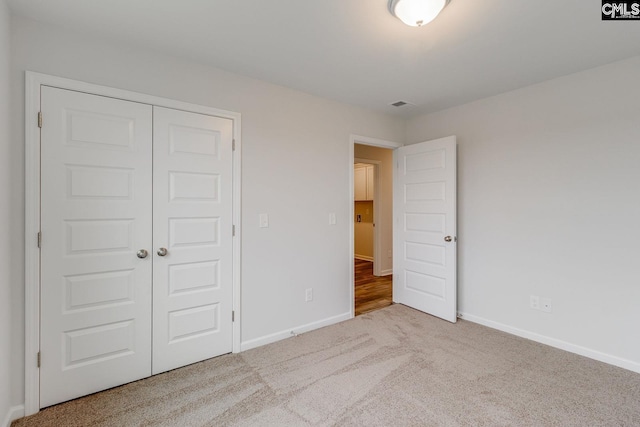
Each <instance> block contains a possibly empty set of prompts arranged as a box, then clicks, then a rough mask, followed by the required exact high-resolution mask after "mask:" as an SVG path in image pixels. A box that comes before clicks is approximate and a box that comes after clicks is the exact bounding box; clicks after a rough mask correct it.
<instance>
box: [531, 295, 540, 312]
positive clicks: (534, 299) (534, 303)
mask: <svg viewBox="0 0 640 427" xmlns="http://www.w3.org/2000/svg"><path fill="white" fill-rule="evenodd" d="M529 307H531V308H532V309H533V310H540V297H539V296H537V295H531V296H529Z"/></svg>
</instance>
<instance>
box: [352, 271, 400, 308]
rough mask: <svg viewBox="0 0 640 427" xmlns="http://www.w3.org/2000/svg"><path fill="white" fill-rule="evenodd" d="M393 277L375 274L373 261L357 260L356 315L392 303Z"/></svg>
mask: <svg viewBox="0 0 640 427" xmlns="http://www.w3.org/2000/svg"><path fill="white" fill-rule="evenodd" d="M392 277H393V276H391V275H389V276H374V275H373V263H372V262H371V261H362V260H359V259H356V260H355V282H356V283H355V306H356V307H355V313H356V316H359V315H361V314H364V313H368V312H369V311H373V310H378V309H380V308H383V307H386V306H388V305H391V304H392V302H393V300H392V298H391V292H392Z"/></svg>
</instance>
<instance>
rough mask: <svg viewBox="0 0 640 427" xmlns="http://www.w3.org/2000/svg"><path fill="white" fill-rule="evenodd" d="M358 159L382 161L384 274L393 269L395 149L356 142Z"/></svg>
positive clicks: (382, 259)
mask: <svg viewBox="0 0 640 427" xmlns="http://www.w3.org/2000/svg"><path fill="white" fill-rule="evenodd" d="M353 154H354V157H355V158H356V159H366V160H378V161H380V162H382V163H380V167H379V173H380V181H379V182H380V193H379V194H380V201H379V203H380V218H376V227H379V229H378V233H379V236H380V237H379V238H380V252H381V253H380V263H381V266H380V270H381V273H382V274H391V273H392V271H393V259H392V257H391V256H390V253H393V251H392V249H393V150H389V149H385V148H378V147H372V146H370V145H362V144H355V147H354V153H353Z"/></svg>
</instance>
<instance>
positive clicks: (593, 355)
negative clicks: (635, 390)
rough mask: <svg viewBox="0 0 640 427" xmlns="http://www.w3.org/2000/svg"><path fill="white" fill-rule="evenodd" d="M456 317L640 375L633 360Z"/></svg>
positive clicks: (480, 319)
mask: <svg viewBox="0 0 640 427" xmlns="http://www.w3.org/2000/svg"><path fill="white" fill-rule="evenodd" d="M458 317H460V318H461V319H463V320H468V321H469V322H473V323H477V324H479V325H483V326H487V327H489V328H492V329H497V330H499V331H502V332H506V333H508V334H511V335H516V336H519V337H522V338H526V339H529V340H531V341H535V342H538V343H541V344H546V345H548V346H551V347H555V348H559V349H560V350H565V351H568V352H570V353H575V354H579V355H580V356H584V357H588V358H590V359H594V360H598V361H600V362H604V363H608V364H610V365H614V366H618V367H620V368H624V369H628V370H630V371H633V372H636V373H639V374H640V363H638V362H634V361H633V360H628V359H623V358H621V357H617V356H613V355H611V354H607V353H602V352H600V351H598V350H593V349H591V348H587V347H582V346H579V345H576V344H572V343H570V342H567V341H563V340H559V339H557V338H551V337H548V336H546V335H541V334H538V333H535V332H531V331H527V330H524V329H520V328H516V327H513V326H509V325H505V324H504V323H499V322H495V321H493V320H489V319H485V318H483V317H480V316H475V315H473V314H468V313H459V314H458Z"/></svg>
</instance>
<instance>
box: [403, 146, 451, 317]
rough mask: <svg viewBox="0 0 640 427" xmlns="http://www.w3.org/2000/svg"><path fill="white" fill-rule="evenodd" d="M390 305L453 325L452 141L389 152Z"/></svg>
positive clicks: (406, 147)
mask: <svg viewBox="0 0 640 427" xmlns="http://www.w3.org/2000/svg"><path fill="white" fill-rule="evenodd" d="M395 161H396V174H395V177H394V189H393V192H394V196H393V198H394V202H393V205H394V208H393V209H394V242H393V251H394V255H393V264H394V265H393V300H394V302H398V303H401V304H405V305H408V306H410V307H413V308H415V309H418V310H421V311H424V312H426V313H429V314H432V315H434V316H437V317H441V318H443V319H445V320H448V321H450V322H455V321H456V310H457V303H456V298H457V296H456V287H457V286H456V138H455V136H451V137H447V138H442V139H437V140H434V141H428V142H423V143H420V144H414V145H407V146H405V147H400V148H398V149H396V150H395Z"/></svg>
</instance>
